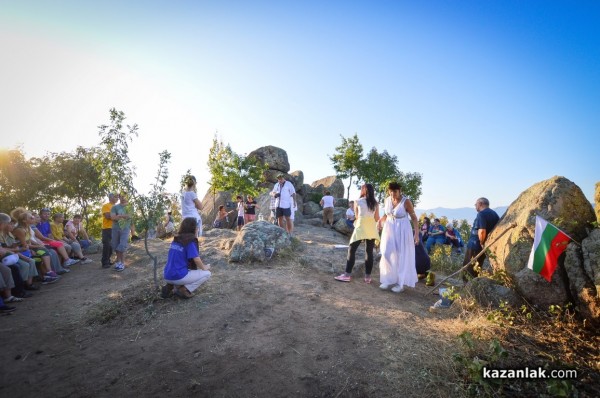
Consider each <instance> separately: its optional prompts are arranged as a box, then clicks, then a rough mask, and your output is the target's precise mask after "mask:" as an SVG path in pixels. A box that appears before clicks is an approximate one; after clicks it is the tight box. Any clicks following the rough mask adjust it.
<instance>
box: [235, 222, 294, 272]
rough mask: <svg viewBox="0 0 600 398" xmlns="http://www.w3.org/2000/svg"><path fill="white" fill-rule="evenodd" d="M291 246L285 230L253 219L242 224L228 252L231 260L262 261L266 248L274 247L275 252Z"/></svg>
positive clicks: (264, 257) (264, 258)
mask: <svg viewBox="0 0 600 398" xmlns="http://www.w3.org/2000/svg"><path fill="white" fill-rule="evenodd" d="M290 246H291V240H290V237H289V235H288V234H287V232H285V231H284V230H283V229H282V228H279V227H278V226H276V225H273V224H271V223H269V222H267V221H255V222H252V223H250V224H247V225H244V227H243V228H242V230H241V231H240V232H239V234H238V236H237V238H236V239H235V241H234V242H233V247H232V248H231V251H230V252H229V261H231V262H244V263H252V262H264V261H265V260H266V259H267V258H266V256H265V249H266V248H274V249H275V253H278V252H279V251H281V250H283V249H288V248H290Z"/></svg>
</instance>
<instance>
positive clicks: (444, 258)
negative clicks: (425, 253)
mask: <svg viewBox="0 0 600 398" xmlns="http://www.w3.org/2000/svg"><path fill="white" fill-rule="evenodd" d="M429 258H430V259H431V270H432V271H435V272H440V273H442V274H446V275H450V274H452V273H454V272H456V271H458V270H459V269H461V268H462V261H463V258H462V256H459V255H456V254H453V252H452V246H450V245H434V246H433V247H432V248H431V254H430V255H429Z"/></svg>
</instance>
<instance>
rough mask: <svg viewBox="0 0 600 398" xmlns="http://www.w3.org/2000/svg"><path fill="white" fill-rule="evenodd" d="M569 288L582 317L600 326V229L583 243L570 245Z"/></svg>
mask: <svg viewBox="0 0 600 398" xmlns="http://www.w3.org/2000/svg"><path fill="white" fill-rule="evenodd" d="M565 271H566V274H567V278H568V280H569V288H570V291H571V294H573V295H574V297H573V299H574V301H575V302H577V304H578V305H577V309H578V310H579V312H580V313H581V315H582V316H583V317H584V318H586V319H588V320H589V321H591V322H592V323H594V324H596V325H598V326H600V296H599V294H598V293H599V292H600V229H594V230H593V231H592V232H591V233H590V235H589V236H588V237H587V238H585V239H584V240H583V241H582V242H581V247H579V246H578V245H577V244H575V243H571V244H569V246H568V248H567V251H566V256H565Z"/></svg>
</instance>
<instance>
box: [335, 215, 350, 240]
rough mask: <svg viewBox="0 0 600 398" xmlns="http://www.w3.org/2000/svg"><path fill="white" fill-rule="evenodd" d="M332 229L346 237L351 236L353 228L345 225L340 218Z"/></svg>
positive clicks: (344, 220)
mask: <svg viewBox="0 0 600 398" xmlns="http://www.w3.org/2000/svg"><path fill="white" fill-rule="evenodd" d="M333 229H335V230H336V231H338V232H339V233H341V234H344V235H346V236H350V235H352V232H353V231H354V228H351V227H349V226H348V224H346V219H345V218H340V219H339V220H337V222H334V223H333Z"/></svg>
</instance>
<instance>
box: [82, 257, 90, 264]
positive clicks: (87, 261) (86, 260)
mask: <svg viewBox="0 0 600 398" xmlns="http://www.w3.org/2000/svg"><path fill="white" fill-rule="evenodd" d="M92 261H93V260H92V259H91V258H87V257H84V258H82V259H81V264H89V263H91V262H92Z"/></svg>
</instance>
